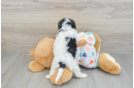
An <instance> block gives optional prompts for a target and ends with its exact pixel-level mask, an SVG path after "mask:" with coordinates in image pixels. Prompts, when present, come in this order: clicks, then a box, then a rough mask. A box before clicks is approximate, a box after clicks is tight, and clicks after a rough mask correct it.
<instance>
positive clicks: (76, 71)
mask: <svg viewBox="0 0 134 88" xmlns="http://www.w3.org/2000/svg"><path fill="white" fill-rule="evenodd" d="M70 62H71V63H67V67H68V68H69V69H70V70H71V71H73V72H74V74H75V76H76V77H78V78H85V77H87V74H85V73H82V72H81V71H80V70H81V69H80V67H79V65H78V64H77V62H76V61H75V60H72V61H70Z"/></svg>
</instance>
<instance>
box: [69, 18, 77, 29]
mask: <svg viewBox="0 0 134 88" xmlns="http://www.w3.org/2000/svg"><path fill="white" fill-rule="evenodd" d="M70 20H71V26H72V28H75V29H76V24H75V21H73V20H72V19H70Z"/></svg>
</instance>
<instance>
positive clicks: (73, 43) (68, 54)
mask: <svg viewBox="0 0 134 88" xmlns="http://www.w3.org/2000/svg"><path fill="white" fill-rule="evenodd" d="M58 29H59V33H58V34H57V36H56V39H55V42H54V46H53V53H54V58H53V61H52V64H51V68H50V73H49V75H47V76H46V78H48V79H49V78H50V76H51V75H52V74H54V73H55V71H56V70H57V69H58V68H59V69H58V74H57V77H56V79H55V83H57V81H58V80H59V79H60V77H61V76H62V74H63V71H64V70H65V69H64V68H65V67H67V68H69V70H71V71H73V73H74V74H75V76H76V77H78V78H85V77H87V74H84V73H82V72H81V71H80V70H81V69H80V68H79V65H78V64H77V62H76V61H75V54H76V50H77V40H76V38H77V30H76V25H75V22H74V21H73V20H72V19H70V18H63V19H62V20H61V21H60V22H59V23H58Z"/></svg>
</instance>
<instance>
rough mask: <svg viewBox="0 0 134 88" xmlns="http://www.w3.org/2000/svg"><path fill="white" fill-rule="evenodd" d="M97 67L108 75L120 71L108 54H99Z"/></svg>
mask: <svg viewBox="0 0 134 88" xmlns="http://www.w3.org/2000/svg"><path fill="white" fill-rule="evenodd" d="M98 67H99V68H101V69H102V70H103V71H106V72H108V73H110V74H118V73H119V72H120V71H121V67H120V65H119V64H118V63H116V61H115V59H114V58H113V57H112V56H111V55H109V54H108V53H100V55H99V59H98Z"/></svg>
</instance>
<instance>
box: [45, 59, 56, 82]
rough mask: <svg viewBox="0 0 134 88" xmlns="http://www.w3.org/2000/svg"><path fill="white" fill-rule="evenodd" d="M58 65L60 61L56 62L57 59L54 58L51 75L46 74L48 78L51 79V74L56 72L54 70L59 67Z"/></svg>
mask: <svg viewBox="0 0 134 88" xmlns="http://www.w3.org/2000/svg"><path fill="white" fill-rule="evenodd" d="M58 67H59V64H58V62H56V60H55V59H54V60H53V62H52V65H51V68H50V72H49V75H46V78H47V79H50V76H51V75H52V74H54V72H55V71H56V70H57V69H58Z"/></svg>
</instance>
